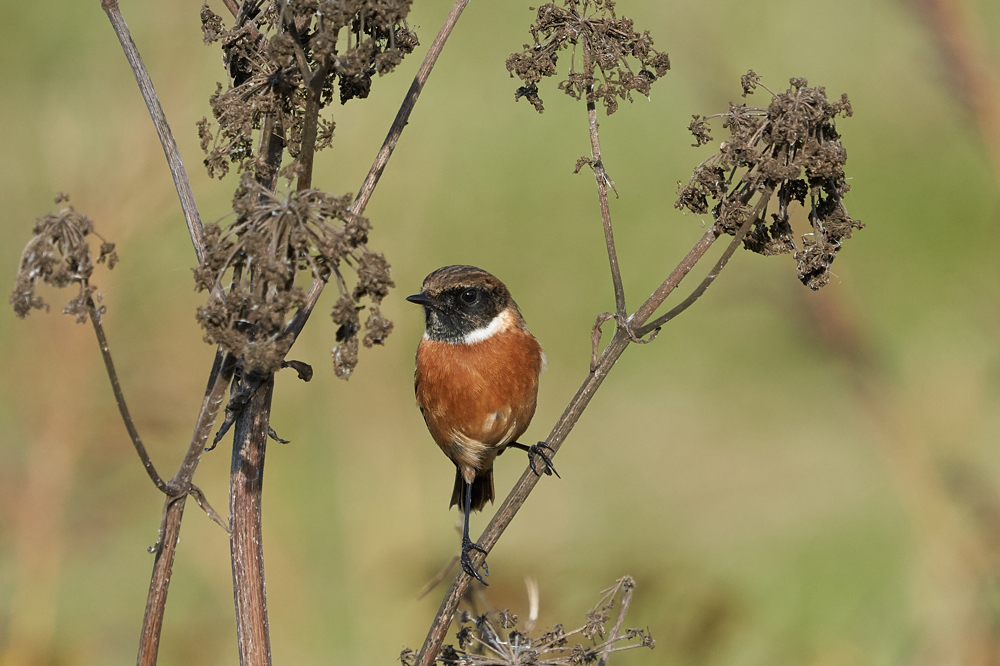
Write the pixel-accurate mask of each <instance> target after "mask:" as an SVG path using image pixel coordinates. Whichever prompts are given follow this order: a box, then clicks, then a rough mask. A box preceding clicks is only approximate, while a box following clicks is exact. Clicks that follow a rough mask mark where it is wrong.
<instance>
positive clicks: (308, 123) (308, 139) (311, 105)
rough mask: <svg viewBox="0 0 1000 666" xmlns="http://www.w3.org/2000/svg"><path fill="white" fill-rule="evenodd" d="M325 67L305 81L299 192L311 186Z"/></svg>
mask: <svg viewBox="0 0 1000 666" xmlns="http://www.w3.org/2000/svg"><path fill="white" fill-rule="evenodd" d="M326 74H327V67H326V66H325V65H323V66H321V67H319V68H318V69H317V70H316V71H315V72H313V73H312V74H311V75H310V77H309V81H308V83H307V89H308V91H309V92H308V95H309V97H308V99H307V101H306V110H305V119H304V121H303V127H302V151H301V152H300V153H299V157H298V160H299V166H300V167H301V172H300V173H299V178H298V182H297V187H296V189H297V190H298V191H299V192H302V191H303V190H308V189H309V188H310V187H312V173H313V158H314V157H315V155H316V136H317V132H318V130H319V102H320V95H322V94H323V81H324V79H326Z"/></svg>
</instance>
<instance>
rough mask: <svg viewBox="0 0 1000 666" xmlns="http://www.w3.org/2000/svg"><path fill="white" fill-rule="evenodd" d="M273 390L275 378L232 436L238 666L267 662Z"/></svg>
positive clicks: (240, 419)
mask: <svg viewBox="0 0 1000 666" xmlns="http://www.w3.org/2000/svg"><path fill="white" fill-rule="evenodd" d="M273 389H274V377H273V376H269V377H268V378H267V379H266V380H265V381H264V382H263V383H262V384H261V385H260V387H258V389H257V390H256V391H255V392H254V394H253V396H252V397H251V398H250V401H249V403H248V404H247V406H246V408H245V409H244V410H243V411H242V412H241V413H240V415H239V417H237V420H236V426H235V430H236V433H235V435H234V437H233V462H232V468H231V470H230V488H229V520H230V537H229V543H230V550H231V552H232V561H233V595H234V597H235V601H236V630H237V640H238V642H239V652H240V664H241V666H267V665H269V664H270V663H271V638H270V634H269V632H268V622H267V594H266V587H265V584H264V544H263V538H262V534H261V499H262V494H263V489H264V454H265V452H266V449H267V434H268V431H269V429H270V426H269V419H270V412H271V394H272V392H273Z"/></svg>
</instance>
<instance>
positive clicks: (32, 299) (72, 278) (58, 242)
mask: <svg viewBox="0 0 1000 666" xmlns="http://www.w3.org/2000/svg"><path fill="white" fill-rule="evenodd" d="M55 202H56V204H61V203H66V204H67V205H66V207H64V208H62V209H61V210H60V211H59V212H58V213H48V214H47V215H45V216H44V217H39V218H37V219H36V220H35V227H34V229H33V230H32V233H33V234H34V236H32V238H31V240H29V241H28V244H27V245H25V247H24V251H23V252H22V253H21V261H20V263H19V268H18V273H17V278H16V279H15V282H14V291H13V292H12V293H11V295H10V304H11V305H12V306H13V307H14V314H16V315H17V316H18V318H20V319H24V318H25V317H27V316H28V314H29V313H30V312H31V311H32V310H42V309H44V310H48V309H49V306H48V304H47V303H46V302H45V301H44V299H42V297H41V296H39V295H38V294H37V293H35V288H36V287H37V286H38V283H39V282H44V283H45V284H47V285H50V286H53V287H58V288H60V289H62V288H64V287H68V286H70V285H71V284H76V285H77V286H78V287H79V288H80V293H79V294H77V296H76V297H75V298H73V299H72V300H70V302H69V303H68V304H67V305H66V307H65V308H63V314H68V315H73V316H74V317H76V321H77V322H78V323H80V324H85V323H87V316H88V312H89V309H90V306H89V303H91V302H92V301H96V302H97V303H100V300H101V297H100V294H98V293H97V287H95V286H93V285H92V284H90V276H91V275H92V274H93V272H94V264H95V263H97V264H103V263H105V262H107V265H108V268H109V269H111V268H114V267H115V265H116V264H117V263H118V254H117V253H116V252H115V244H114V243H109V242H107V241H106V240H104V238H103V237H102V236H101V235H100V234H99V233H97V232H96V231H95V230H94V221H93V220H91V219H90V218H89V217H87V216H86V215H84V214H82V213H78V212H77V211H76V210H74V208H73V207H72V206H70V205H68V202H69V195H68V194H63V193H60V194H59V195H58V196H56V198H55ZM91 234H93V235H94V236H97V237H98V238H100V239H101V249H100V254H99V255H98V257H97V259H96V261H95V260H94V259H93V258H92V255H91V251H90V243H89V242H88V241H87V236H89V235H91ZM95 296H96V298H95ZM99 312H101V313H103V312H104V306H103V305H101V306H99Z"/></svg>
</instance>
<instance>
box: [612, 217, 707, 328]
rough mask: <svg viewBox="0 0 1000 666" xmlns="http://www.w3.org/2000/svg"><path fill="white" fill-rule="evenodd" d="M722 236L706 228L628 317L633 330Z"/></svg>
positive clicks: (648, 316) (640, 326)
mask: <svg viewBox="0 0 1000 666" xmlns="http://www.w3.org/2000/svg"><path fill="white" fill-rule="evenodd" d="M721 235H722V230H720V229H719V227H718V226H717V225H715V224H713V225H712V226H711V227H709V228H708V231H706V232H705V234H704V235H703V236H702V237H701V238H700V239H699V240H698V242H697V243H695V245H694V247H693V248H691V250H690V251H689V252H688V253H687V255H686V256H685V257H684V258H683V259H682V260H681V262H680V263H679V264H677V266H676V268H674V270H672V271H671V272H670V275H668V276H667V279H665V280H664V281H663V282H662V283H661V284H660V286H659V287H657V288H656V291H654V292H653V293H652V295H651V296H650V297H649V298H648V299H646V302H645V303H643V304H642V305H640V306H639V309H638V310H636V311H635V312H634V313H632V316H631V317H629V325H630V326H631V327H632V329H633V330H636V331H638V330H641V328H642V324H643V323H644V322H645V321H646V320H647V319H649V318H650V317H651V316H652V315H653V313H654V312H656V310H657V308H659V307H660V306H661V305H663V301H665V300H667V297H668V296H670V294H672V293H673V291H674V289H676V288H677V286H678V285H679V284H680V283H681V280H683V279H684V276H686V275H687V274H688V273H690V272H691V269H692V268H694V267H695V264H697V263H698V262H699V261H700V260H701V258H702V257H703V256H704V255H705V253H706V252H708V249H709V248H710V247H712V244H713V243H715V241H716V240H718V238H719V236H721Z"/></svg>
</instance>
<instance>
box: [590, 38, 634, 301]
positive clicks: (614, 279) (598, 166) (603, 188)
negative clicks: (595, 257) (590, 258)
mask: <svg viewBox="0 0 1000 666" xmlns="http://www.w3.org/2000/svg"><path fill="white" fill-rule="evenodd" d="M583 61H584V62H583V71H585V72H592V71H593V69H592V66H591V63H590V48H589V47H588V46H587V41H586V40H584V41H583ZM587 118H588V120H589V125H590V152H591V159H592V161H591V163H590V165H591V167H593V169H594V178H595V179H596V180H597V198H598V199H599V200H600V203H601V220H602V221H603V223H604V244H605V245H606V246H607V248H608V263H609V264H610V265H611V284H612V286H613V287H614V290H615V312H616V313H617V315H618V318H619V320H621V321H624V320H625V315H626V313H627V312H628V310H627V309H626V307H625V287H624V286H623V285H622V274H621V269H620V268H619V267H618V252H617V251H616V250H615V234H614V231H613V229H612V228H611V208H610V206H609V205H608V184H609V183H610V182H611V179H609V178H608V174H607V172H605V171H604V161H603V159H602V157H601V139H600V136H599V135H598V133H597V128H598V125H597V104H596V103H595V101H594V84H593V83H591V84H590V85H588V86H587Z"/></svg>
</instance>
